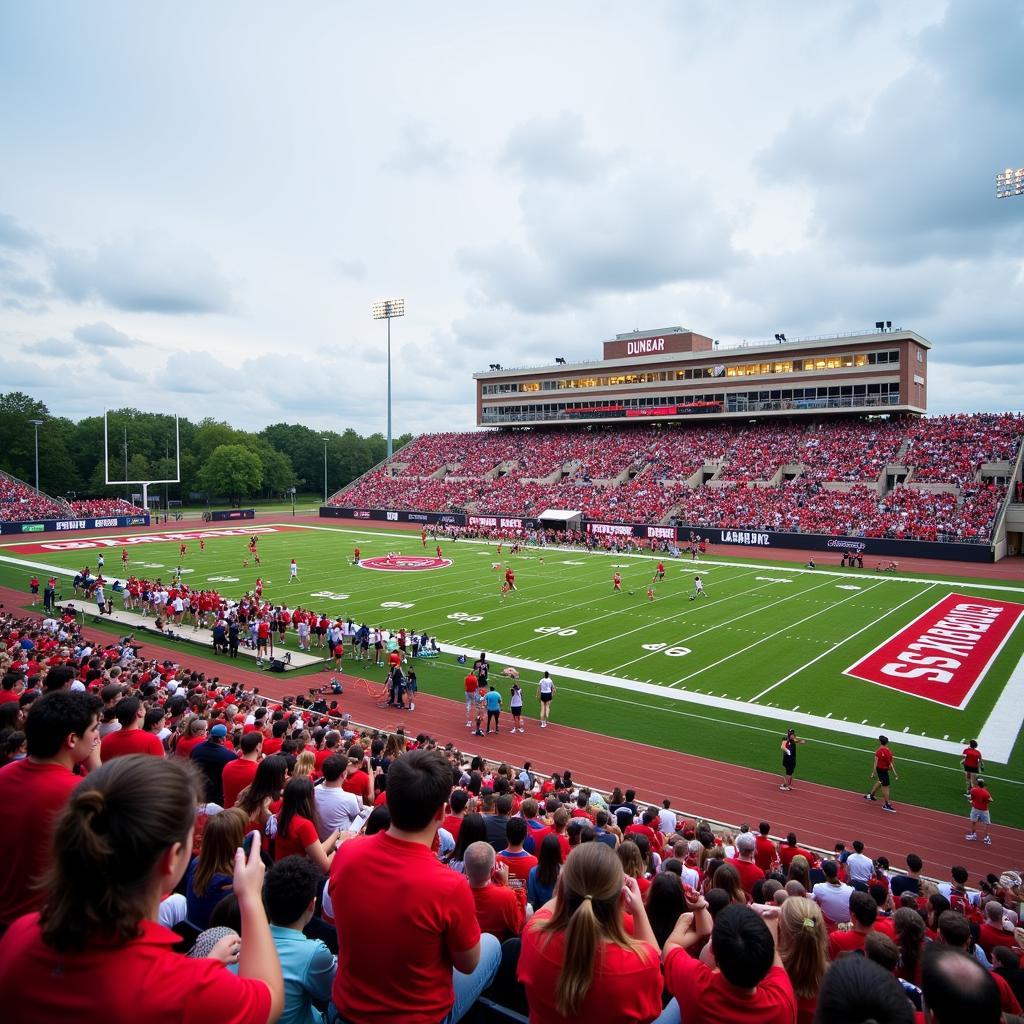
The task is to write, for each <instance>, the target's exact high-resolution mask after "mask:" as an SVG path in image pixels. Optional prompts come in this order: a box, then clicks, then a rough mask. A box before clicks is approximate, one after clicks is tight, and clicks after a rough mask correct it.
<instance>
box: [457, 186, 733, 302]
mask: <svg viewBox="0 0 1024 1024" xmlns="http://www.w3.org/2000/svg"><path fill="white" fill-rule="evenodd" d="M521 206H522V212H523V228H524V235H525V240H524V241H523V242H509V241H504V242H499V243H497V244H495V245H492V246H489V247H484V248H476V249H463V250H462V252H461V253H460V254H459V262H460V265H461V266H462V267H463V268H464V269H465V270H467V271H468V272H469V273H471V274H472V275H474V277H475V278H476V279H477V283H478V285H479V287H480V288H481V289H482V291H483V294H484V296H485V297H486V298H488V299H489V300H491V301H497V302H504V303H507V304H508V305H511V306H513V307H515V308H517V309H519V310H522V311H524V312H530V313H550V312H553V311H557V310H559V309H564V308H571V307H574V306H585V305H587V304H588V303H589V302H590V301H591V299H592V298H593V297H594V295H595V294H597V293H602V292H614V293H623V292H636V291H642V290H645V289H650V288H656V287H658V286H660V285H663V284H666V283H669V282H678V281H684V280H694V279H697V280H699V279H703V278H707V277H711V276H713V275H715V274H717V273H719V272H721V271H722V270H723V269H724V268H725V267H726V266H728V265H730V264H732V263H735V262H738V261H739V260H740V257H739V255H738V254H737V253H736V251H735V250H734V249H733V247H732V243H731V240H730V231H731V226H730V224H729V220H728V217H727V216H726V215H725V214H723V213H722V212H721V211H716V210H715V209H714V208H713V205H712V204H711V202H710V199H709V196H708V195H707V194H706V192H704V191H703V190H702V189H701V188H700V187H699V186H698V185H697V184H696V183H694V182H692V181H691V180H690V179H688V178H686V177H685V176H683V175H681V174H678V173H676V172H675V171H673V170H670V169H668V168H664V169H662V170H660V171H651V170H634V171H633V172H631V173H629V174H623V175H620V176H617V177H616V178H614V179H613V180H611V181H608V182H600V183H595V184H593V185H590V186H579V185H574V186H572V187H564V188H563V187H558V186H547V185H538V186H534V185H528V186H527V187H526V189H524V192H523V195H522V201H521Z"/></svg>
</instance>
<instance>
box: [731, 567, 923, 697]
mask: <svg viewBox="0 0 1024 1024" xmlns="http://www.w3.org/2000/svg"><path fill="white" fill-rule="evenodd" d="M932 586H933V587H934V586H937V584H934V583H933V584H932ZM928 590H931V587H928V588H927V589H926V590H925V591H924V593H921V594H913V595H911V596H910V597H908V598H907V599H906V601H902V602H900V603H899V604H897V605H894V606H893V607H892V608H890V609H889V610H888V611H885V612H883V613H882V614H881V615H879V616H878V618H877V619H874V620H873V621H871V622H869V623H868V624H867V625H866V626H862V627H861V628H860V629H858V630H857V632H856V633H851V634H850V635H849V636H848V637H844V638H843V639H842V640H840V641H839V643H837V644H833V645H832V646H831V647H830V648H829V649H828V650H827V651H822V653H821V654H819V655H818V656H817V657H816V658H812V659H811V660H810V661H808V662H807V663H806V664H804V665H801V666H800V667H799V668H797V669H794V670H793V671H792V672H790V673H789V675H788V676H783V677H782V679H780V680H779V681H778V682H777V683H772V685H771V686H769V687H768V688H767V689H766V690H762V691H761V692H760V693H759V694H757V696H755V697H751V698H750V700H751V701H755V700H760V699H761V698H762V697H763V696H764V695H765V694H766V693H771V692H772V690H774V689H775V688H776V687H778V686H781V685H782V684H783V683H788V682H789V680H790V679H792V678H793V676H798V675H800V673H801V672H803V671H804V670H805V669H808V668H810V667H811V666H812V665H814V664H815V663H817V662H819V661H821V659H822V658H826V657H828V655H830V654H831V653H832V652H833V651H837V650H839V648H840V647H842V646H843V644H845V643H849V642H850V641H851V640H852V639H853V638H854V637H855V636H860V635H861V633H863V632H864V631H865V630H868V629H870V628H871V627H872V626H877V625H878V623H879V622H881V621H882V619H885V618H888V617H889V616H890V615H892V613H893V612H897V611H899V610H900V609H901V608H902V607H903V606H904V605H908V604H910V602H911V601H916V600H917V599H918V598H919V597H924V595H925V594H927V593H928ZM864 593H867V591H864Z"/></svg>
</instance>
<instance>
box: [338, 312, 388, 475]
mask: <svg viewBox="0 0 1024 1024" xmlns="http://www.w3.org/2000/svg"><path fill="white" fill-rule="evenodd" d="M371 312H372V314H373V319H374V320H387V322H388V458H389V459H390V458H391V453H392V451H393V445H392V441H391V320H392V318H393V317H396V316H405V299H380V300H379V301H378V302H375V303H374V304H373V306H372V307H371ZM324 480H325V481H326V472H325V474H324Z"/></svg>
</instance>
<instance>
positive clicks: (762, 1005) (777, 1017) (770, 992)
mask: <svg viewBox="0 0 1024 1024" xmlns="http://www.w3.org/2000/svg"><path fill="white" fill-rule="evenodd" d="M687 902H690V901H689V899H688V901H687ZM691 905H692V907H693V917H692V918H690V919H688V915H685V914H684V915H683V916H682V917H681V918H680V920H679V924H677V925H676V928H675V931H673V932H672V934H671V935H670V936H669V938H668V941H667V942H666V943H665V952H664V959H665V984H666V987H667V988H668V991H669V992H670V993H671V995H672V996H673V997H675V999H676V1001H677V1003H678V1005H679V1010H680V1016H681V1017H682V1019H683V1020H684V1021H686V1024H719V1022H722V1021H748V1022H751V1024H755V1022H756V1024H793V1021H794V1020H795V1019H796V997H795V996H794V995H793V986H792V985H791V984H790V981H789V976H788V975H787V974H786V971H785V969H784V968H783V966H782V960H781V958H780V957H779V952H778V949H777V946H776V942H775V933H776V931H777V928H778V910H777V908H775V907H770V908H769V907H764V908H762V914H760V915H759V914H758V913H755V912H754V911H753V910H751V909H750V908H749V907H741V906H739V905H738V904H730V905H729V906H727V907H724V908H723V909H722V910H721V911H719V913H718V916H717V917H716V918H715V921H714V931H713V932H712V926H711V915H710V913H709V912H708V909H707V903H706V902H705V901H704V900H703V898H699V899H698V900H697V901H695V902H694V903H692V904H691ZM762 915H764V916H762ZM709 933H710V934H711V952H712V954H713V956H714V963H715V965H716V966H717V968H718V969H717V970H713V969H712V968H711V967H709V966H708V965H707V964H706V963H703V962H702V961H701V960H697V959H694V958H693V957H692V956H691V955H690V953H689V949H690V948H691V947H692V946H693V945H694V944H695V940H696V939H699V938H703V937H705V936H707V935H708V934H709Z"/></svg>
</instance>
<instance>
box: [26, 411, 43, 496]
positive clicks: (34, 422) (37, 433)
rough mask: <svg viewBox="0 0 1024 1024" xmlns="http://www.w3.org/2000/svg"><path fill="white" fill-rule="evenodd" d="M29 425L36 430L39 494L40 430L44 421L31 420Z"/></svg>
mask: <svg viewBox="0 0 1024 1024" xmlns="http://www.w3.org/2000/svg"><path fill="white" fill-rule="evenodd" d="M28 422H29V423H31V424H32V426H33V427H35V428H36V493H37V494H38V493H39V428H40V427H41V426H42V425H43V421H42V420H29V421H28Z"/></svg>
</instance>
